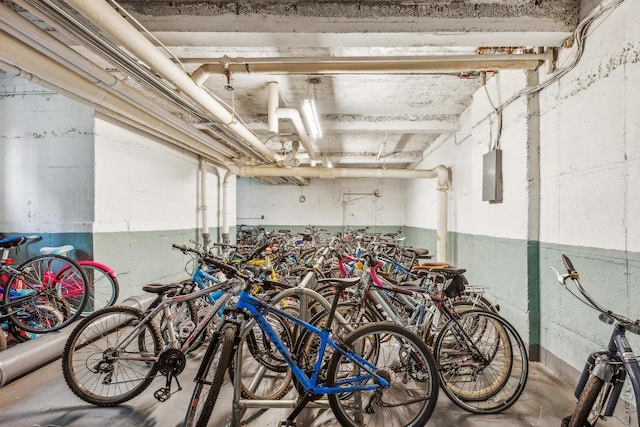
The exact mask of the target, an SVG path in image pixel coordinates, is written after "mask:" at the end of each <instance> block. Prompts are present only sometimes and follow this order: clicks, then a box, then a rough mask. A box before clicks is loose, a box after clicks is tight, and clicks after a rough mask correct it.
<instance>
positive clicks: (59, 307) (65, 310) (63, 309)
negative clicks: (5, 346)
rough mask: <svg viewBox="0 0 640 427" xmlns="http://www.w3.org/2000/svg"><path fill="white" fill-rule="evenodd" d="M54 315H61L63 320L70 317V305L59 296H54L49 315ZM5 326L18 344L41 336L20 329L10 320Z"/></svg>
mask: <svg viewBox="0 0 640 427" xmlns="http://www.w3.org/2000/svg"><path fill="white" fill-rule="evenodd" d="M41 309H44V310H46V307H41ZM56 313H61V314H62V316H63V317H64V318H67V317H69V316H71V305H70V304H69V303H68V302H67V300H65V299H64V298H62V297H61V296H59V295H57V296H55V308H54V310H52V313H51V314H50V315H52V316H54V315H56ZM7 324H8V325H9V332H10V333H11V335H13V337H14V338H15V339H16V341H18V342H27V341H30V340H32V339H35V338H38V337H39V336H40V335H41V334H38V333H35V332H28V331H25V330H24V329H20V328H19V327H18V326H16V325H15V324H14V323H12V322H11V321H10V320H9V321H8V322H7Z"/></svg>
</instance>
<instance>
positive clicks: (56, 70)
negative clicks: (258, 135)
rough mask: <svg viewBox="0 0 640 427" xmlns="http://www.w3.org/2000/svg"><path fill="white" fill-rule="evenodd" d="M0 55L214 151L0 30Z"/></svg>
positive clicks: (58, 84)
mask: <svg viewBox="0 0 640 427" xmlns="http://www.w3.org/2000/svg"><path fill="white" fill-rule="evenodd" d="M16 52H19V55H17V54H16ZM0 58H2V59H6V61H8V62H11V64H12V65H14V66H17V67H18V68H20V69H22V70H26V71H28V72H29V73H31V74H34V75H35V76H46V81H48V82H50V83H51V84H53V85H55V86H56V87H60V88H72V89H73V92H74V93H75V96H79V97H81V98H82V99H84V100H85V101H88V102H90V103H93V104H95V105H96V106H102V107H100V108H104V107H106V108H107V109H109V110H112V111H115V112H116V113H119V114H122V115H124V116H127V117H133V118H135V119H136V121H138V122H140V123H141V124H142V126H150V127H152V128H153V129H155V130H157V131H158V132H161V133H162V134H164V135H167V136H168V137H170V138H172V139H174V140H177V141H182V142H183V143H185V144H186V145H189V146H191V147H192V148H193V149H195V150H198V151H201V152H210V151H212V150H215V148H214V147H211V146H209V145H207V144H205V143H203V142H201V141H198V140H196V139H194V138H192V137H190V136H188V135H185V133H183V132H180V131H178V130H176V129H175V128H174V127H172V126H168V125H167V124H166V123H165V122H163V121H162V120H159V119H158V118H156V117H154V116H153V115H151V114H149V113H147V112H146V111H142V110H140V109H139V108H137V107H135V106H133V105H132V104H130V103H128V102H126V101H124V100H123V99H121V98H119V97H118V96H116V95H114V94H112V93H111V92H109V91H107V90H106V89H104V88H101V87H100V86H96V85H95V84H94V83H92V82H91V81H89V80H87V79H85V78H83V77H80V76H79V75H77V74H76V73H74V72H73V71H71V70H69V69H68V68H66V67H64V66H63V65H61V64H58V63H56V62H55V61H54V60H52V59H51V58H48V57H47V56H45V55H43V54H42V53H40V52H38V51H36V50H35V49H33V48H31V47H29V46H27V45H26V44H24V43H23V42H21V41H19V40H17V39H15V38H13V37H12V36H9V35H8V34H6V33H4V32H1V31H0ZM34 81H35V80H34ZM215 151H217V153H218V154H217V155H216V156H215V158H217V159H223V161H228V162H230V161H231V159H230V158H227V157H225V156H224V155H222V154H219V153H220V152H219V151H218V150H215ZM218 161H220V160H218Z"/></svg>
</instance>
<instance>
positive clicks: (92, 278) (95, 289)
mask: <svg viewBox="0 0 640 427" xmlns="http://www.w3.org/2000/svg"><path fill="white" fill-rule="evenodd" d="M78 265H80V267H82V269H83V270H84V272H85V274H86V275H87V280H88V283H89V290H90V292H89V300H88V301H87V305H86V306H85V308H84V310H83V311H82V314H81V315H80V316H81V317H86V316H88V315H89V314H91V313H93V312H94V311H98V310H100V309H103V308H107V307H111V306H112V305H114V304H115V303H116V301H117V300H118V296H119V295H120V284H119V283H118V279H117V278H116V277H115V276H112V275H111V274H109V271H107V270H105V269H104V268H103V267H101V266H100V265H97V264H94V263H93V261H78Z"/></svg>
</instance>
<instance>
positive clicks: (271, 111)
mask: <svg viewBox="0 0 640 427" xmlns="http://www.w3.org/2000/svg"><path fill="white" fill-rule="evenodd" d="M267 88H268V90H269V93H268V102H267V124H268V125H269V132H273V133H274V134H278V133H280V132H279V129H278V128H279V126H278V119H289V120H291V122H292V123H293V126H295V128H296V133H297V134H298V137H299V138H300V143H301V144H302V146H303V147H304V149H305V151H306V152H307V153H308V154H309V158H310V159H312V160H318V159H319V157H318V153H316V151H315V149H314V148H313V146H312V145H311V140H310V139H309V134H308V133H307V130H306V128H305V127H304V123H303V122H302V117H301V116H300V111H298V110H296V109H295V108H280V107H279V104H280V99H279V96H280V95H279V92H278V82H269V83H268V84H267Z"/></svg>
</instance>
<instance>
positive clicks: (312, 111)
mask: <svg viewBox="0 0 640 427" xmlns="http://www.w3.org/2000/svg"><path fill="white" fill-rule="evenodd" d="M302 113H303V114H304V118H305V120H306V122H307V127H308V129H309V134H310V136H311V138H313V139H318V138H321V137H322V130H321V129H320V119H319V118H318V110H317V109H316V100H315V99H314V98H313V97H311V96H309V95H307V96H305V97H304V98H302Z"/></svg>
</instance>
